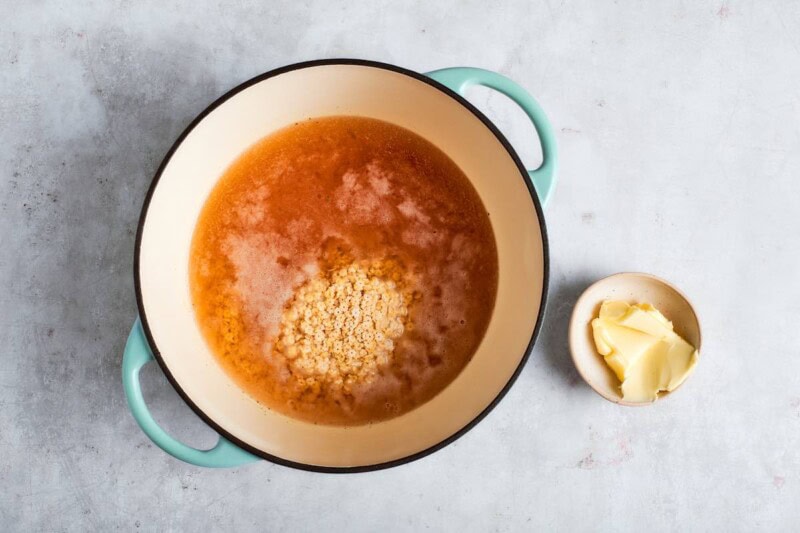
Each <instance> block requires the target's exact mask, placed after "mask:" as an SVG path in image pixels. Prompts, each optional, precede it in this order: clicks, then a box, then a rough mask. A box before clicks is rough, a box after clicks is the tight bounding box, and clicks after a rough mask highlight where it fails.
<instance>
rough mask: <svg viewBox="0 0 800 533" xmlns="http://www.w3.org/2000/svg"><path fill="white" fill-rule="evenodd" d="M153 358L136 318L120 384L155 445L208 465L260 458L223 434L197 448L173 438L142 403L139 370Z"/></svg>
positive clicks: (235, 462) (232, 464)
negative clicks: (207, 447)
mask: <svg viewBox="0 0 800 533" xmlns="http://www.w3.org/2000/svg"><path fill="white" fill-rule="evenodd" d="M153 360H154V359H153V352H152V351H151V350H150V346H148V345H147V340H146V339H145V336H144V331H143V330H142V323H141V321H140V320H139V319H138V318H137V319H136V323H135V324H134V325H133V329H132V330H131V334H130V335H129V336H128V342H127V343H126V344H125V354H124V355H123V356H122V385H123V386H124V388H125V396H126V397H127V398H128V407H130V410H131V414H133V418H135V419H136V422H137V423H138V424H139V427H141V428H142V431H144V433H145V435H147V436H148V437H150V440H152V441H153V442H154V443H155V444H156V446H158V447H159V448H161V449H162V450H164V451H165V452H167V453H168V454H170V455H171V456H173V457H175V458H176V459H180V460H181V461H184V462H186V463H191V464H193V465H197V466H205V467H210V468H226V467H232V466H240V465H244V464H247V463H252V462H254V461H259V460H260V458H259V457H256V456H255V455H252V454H251V453H249V452H246V451H244V450H242V449H241V448H239V447H238V446H236V445H235V444H232V443H231V442H230V441H228V440H226V439H224V438H223V437H220V438H219V441H218V442H217V444H216V446H214V447H213V448H211V449H210V450H198V449H196V448H192V447H191V446H187V445H186V444H184V443H182V442H180V441H178V440H176V439H175V438H173V437H172V436H171V435H170V434H169V433H167V432H166V431H164V430H163V429H161V426H159V425H158V423H157V422H156V421H155V419H154V418H153V415H151V414H150V411H149V410H148V409H147V405H146V404H145V403H144V397H143V396H142V387H141V384H140V383H139V371H140V370H141V369H142V367H143V366H144V365H146V364H147V363H149V362H150V361H153Z"/></svg>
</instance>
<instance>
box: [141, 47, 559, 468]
mask: <svg viewBox="0 0 800 533" xmlns="http://www.w3.org/2000/svg"><path fill="white" fill-rule="evenodd" d="M326 65H356V66H363V67H372V68H379V69H384V70H389V71H392V72H395V73H398V74H404V75H406V76H409V77H411V78H414V79H415V80H418V81H421V82H423V83H426V84H428V85H430V86H432V87H435V88H436V89H438V90H440V91H441V92H443V93H445V94H447V95H448V96H450V97H451V98H453V99H454V100H456V101H457V102H458V103H460V104H461V105H462V106H464V107H465V108H467V109H468V110H469V111H470V112H471V113H472V114H473V115H475V116H476V117H477V118H478V119H479V120H480V121H481V122H482V123H483V124H484V126H486V127H487V128H488V129H489V130H490V131H491V132H492V133H493V134H494V136H495V137H496V138H497V140H498V141H500V143H501V144H502V145H503V147H504V148H505V149H506V151H507V152H508V155H509V156H510V157H511V159H512V160H513V161H514V163H515V164H516V165H517V168H518V169H519V172H520V175H521V177H522V179H523V181H524V182H525V185H526V186H527V188H528V192H529V193H530V196H531V201H532V202H533V206H534V209H535V210H536V216H537V217H538V219H539V228H540V229H541V234H542V252H543V263H544V264H543V277H544V279H543V284H542V297H541V302H540V304H539V314H538V316H537V318H536V324H535V326H534V329H533V334H532V335H531V339H530V341H529V342H528V346H527V348H526V349H525V353H524V354H523V355H522V358H521V359H520V362H519V364H518V365H517V368H516V369H515V370H514V373H513V374H512V375H511V377H510V378H509V380H508V382H506V384H505V386H504V387H503V389H502V390H501V391H500V392H499V393H498V395H497V396H495V398H494V399H493V400H492V401H491V402H490V403H489V405H487V406H486V407H485V408H484V409H483V411H481V412H480V413H479V414H478V415H477V416H476V417H475V418H473V419H472V420H471V421H470V422H469V423H467V424H466V425H465V426H464V427H462V428H461V429H459V430H458V431H456V432H455V433H453V434H452V435H450V436H449V437H447V438H446V439H444V440H442V441H440V442H439V443H437V444H434V445H433V446H430V447H428V448H426V449H424V450H422V451H419V452H416V453H414V454H411V455H408V456H406V457H402V458H400V459H394V460H392V461H387V462H384V463H377V464H373V465H365V466H354V467H330V466H320V465H313V464H306V463H300V462H296V461H290V460H287V459H283V458H281V457H278V456H276V455H272V454H269V453H266V452H264V451H262V450H260V449H258V448H255V447H253V446H251V445H250V444H248V443H246V442H244V441H242V440H240V439H238V438H237V437H236V436H234V435H232V434H230V433H229V432H228V431H226V430H225V429H223V428H222V427H220V426H219V424H217V423H216V422H215V421H214V420H213V419H212V418H211V417H209V416H208V415H206V413H205V412H203V410H201V409H200V408H199V407H198V406H197V404H195V403H194V401H192V399H191V398H190V397H189V395H188V394H187V393H186V392H185V391H184V390H183V389H182V388H181V386H180V385H179V384H178V382H177V381H176V380H175V378H174V376H173V375H172V373H171V372H170V370H169V368H168V367H167V364H166V363H165V362H164V359H163V358H162V357H161V353H160V352H159V350H158V346H157V344H156V342H155V339H154V338H153V335H152V333H151V331H150V326H149V324H148V320H147V313H146V312H145V308H144V302H143V299H142V287H141V279H140V275H139V261H140V254H141V244H142V234H143V232H144V223H145V220H146V218H147V211H148V208H149V207H150V200H151V199H152V197H153V194H154V192H155V190H156V186H157V185H158V182H159V180H160V178H161V175H162V173H163V172H164V169H165V168H166V167H167V165H168V164H169V162H170V160H171V159H172V156H173V154H174V153H175V151H176V150H177V149H178V147H179V146H180V145H181V143H183V141H184V140H185V139H186V137H188V136H189V134H190V133H191V132H192V130H194V128H195V127H196V126H197V125H198V124H199V123H200V122H201V121H202V120H203V119H204V118H205V117H206V116H207V115H208V114H210V113H211V112H212V111H213V110H214V109H216V108H217V107H219V106H220V105H222V104H223V103H224V102H226V101H227V100H229V99H230V98H232V97H234V96H236V95H237V94H238V93H240V92H241V91H243V90H245V89H247V88H248V87H250V86H252V85H255V84H256V83H259V82H261V81H263V80H266V79H269V78H273V77H275V76H279V75H281V74H284V73H287V72H291V71H294V70H300V69H305V68H312V67H319V66H326ZM133 278H134V287H135V290H136V305H137V307H138V309H139V317H140V318H141V323H142V329H143V330H144V334H145V336H146V338H147V342H148V344H149V345H150V349H151V350H152V352H153V356H154V357H155V359H156V361H158V365H159V366H160V367H161V370H162V371H163V372H164V375H165V376H166V377H167V379H168V380H169V382H170V384H172V386H173V387H174V388H175V390H176V391H177V392H178V394H179V395H180V397H181V398H182V399H183V401H184V402H186V404H187V405H188V406H189V407H190V408H191V409H192V410H193V411H194V412H195V414H197V416H199V417H200V418H201V419H202V420H203V421H204V422H205V423H206V424H208V426H209V427H211V428H212V429H213V430H214V431H216V432H217V433H219V435H221V436H222V437H224V438H225V439H227V440H229V441H230V442H232V443H233V444H235V445H236V446H239V447H240V448H242V449H244V450H246V451H248V452H250V453H251V454H253V455H256V456H258V457H261V458H263V459H266V460H268V461H271V462H273V463H276V464H279V465H282V466H287V467H291V468H297V469H300V470H307V471H311V472H324V473H358V472H372V471H376V470H383V469H386V468H392V467H395V466H400V465H403V464H406V463H410V462H412V461H416V460H418V459H421V458H423V457H425V456H427V455H430V454H432V453H433V452H436V451H438V450H440V449H442V448H444V447H445V446H447V445H448V444H451V443H453V442H455V441H456V440H457V439H459V438H460V437H462V436H463V435H464V434H466V433H467V432H468V431H469V430H470V429H472V428H473V427H475V426H476V425H477V424H478V423H479V422H480V421H481V420H483V419H484V418H485V417H486V415H488V414H489V413H490V412H491V411H492V409H494V408H495V406H497V404H498V403H500V401H501V400H502V399H503V397H504V396H505V395H506V393H508V391H509V390H510V389H511V387H512V385H513V384H514V382H515V381H516V380H517V378H518V377H519V374H520V373H521V372H522V369H523V367H524V366H525V363H526V362H527V361H528V358H529V357H530V354H531V351H532V350H533V345H534V343H535V342H536V339H537V337H538V336H539V332H540V330H541V327H542V321H543V319H544V312H545V306H546V304H547V293H548V286H549V281H550V253H549V244H548V239H547V228H546V226H545V220H544V214H543V212H542V205H541V202H540V201H539V197H538V196H537V194H536V191H535V189H534V188H533V184H532V183H531V181H530V179H529V178H528V171H527V170H526V169H525V167H524V166H523V164H522V161H521V160H520V158H519V156H518V155H517V153H516V151H515V150H514V148H513V147H512V146H511V144H510V143H509V142H508V140H507V139H506V138H505V136H504V135H503V134H502V133H501V132H500V130H498V129H497V127H496V126H495V125H494V124H493V123H492V122H491V121H490V120H489V119H488V118H487V117H486V116H485V115H484V114H483V113H482V112H481V111H479V110H478V109H477V108H476V107H475V106H473V105H472V104H471V103H469V101H467V100H466V99H465V98H463V97H462V96H461V95H459V94H457V93H456V92H454V91H452V90H450V89H449V88H447V87H445V86H444V85H442V84H441V83H439V82H437V81H435V80H433V79H431V78H429V77H427V76H425V75H424V74H420V73H418V72H415V71H412V70H408V69H405V68H402V67H398V66H395V65H391V64H388V63H381V62H379V61H370V60H363V59H346V58H342V59H320V60H314V61H303V62H300V63H294V64H291V65H287V66H284V67H280V68H277V69H274V70H270V71H268V72H265V73H263V74H260V75H258V76H256V77H254V78H251V79H249V80H247V81H245V82H243V83H241V84H239V85H237V86H236V87H234V88H233V89H231V90H229V91H228V92H226V93H225V94H223V95H222V96H220V97H219V98H217V99H216V100H215V101H214V102H213V103H212V104H211V105H209V106H208V107H206V108H205V109H204V110H203V112H202V113H200V114H199V115H198V116H197V117H196V118H195V119H194V120H193V121H192V122H191V123H190V124H189V125H188V126H187V127H186V129H185V130H183V132H182V133H181V134H180V136H179V137H178V138H177V140H176V141H175V142H174V143H173V145H172V147H170V149H169V151H168V152H167V153H166V155H165V156H164V159H163V160H162V161H161V164H160V165H159V167H158V170H157V171H156V173H155V175H154V176H153V180H152V182H151V183H150V188H149V189H148V191H147V195H146V196H145V199H144V203H143V205H142V211H141V215H140V216H139V225H138V228H137V230H136V244H135V250H134V260H133Z"/></svg>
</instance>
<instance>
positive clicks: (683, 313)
mask: <svg viewBox="0 0 800 533" xmlns="http://www.w3.org/2000/svg"><path fill="white" fill-rule="evenodd" d="M604 300H624V301H626V302H628V303H631V304H633V303H643V302H647V303H649V304H651V305H653V306H655V307H656V308H657V309H658V310H659V311H661V312H662V313H663V314H664V315H665V316H666V317H667V318H668V319H669V320H671V321H672V323H673V326H674V328H675V332H676V333H677V334H678V335H680V336H681V337H683V338H684V339H686V341H687V342H689V343H690V344H691V345H692V346H694V347H695V348H697V351H698V352H700V341H701V333H700V321H699V320H698V318H697V314H696V313H695V310H694V308H693V307H692V304H691V303H690V302H689V299H688V298H686V296H684V294H683V293H682V292H681V291H679V290H678V289H677V288H676V287H674V286H673V285H671V284H670V283H668V282H667V281H664V280H663V279H659V278H657V277H655V276H651V275H650V274H642V273H637V272H622V273H620V274H614V275H612V276H609V277H607V278H603V279H601V280H600V281H597V282H595V283H594V284H593V285H591V286H590V287H589V288H588V289H586V290H585V291H584V292H583V294H582V295H581V297H580V298H578V301H577V303H576V304H575V308H574V309H573V311H572V318H571V319H570V323H569V349H570V351H571V352H572V360H573V361H574V362H575V367H576V368H577V369H578V373H579V374H580V375H581V377H582V378H583V379H584V380H585V381H586V383H588V384H589V386H590V387H591V388H592V389H594V390H595V392H597V393H598V394H600V396H602V397H603V398H605V399H606V400H609V401H612V402H614V403H617V404H620V405H626V406H640V405H651V402H646V403H641V402H628V401H625V400H623V399H622V393H621V392H620V388H619V386H620V382H619V379H617V376H616V374H614V372H613V371H612V370H611V368H609V366H608V365H607V364H606V362H605V361H604V360H603V356H601V355H600V354H599V353H597V349H596V348H595V345H594V339H593V338H592V326H591V321H592V319H593V318H595V317H597V314H598V312H599V311H600V304H601V303H603V301H604ZM675 390H677V389H675ZM673 392H674V391H673ZM669 394H670V393H668V392H661V393H659V399H663V398H664V397H666V396H669Z"/></svg>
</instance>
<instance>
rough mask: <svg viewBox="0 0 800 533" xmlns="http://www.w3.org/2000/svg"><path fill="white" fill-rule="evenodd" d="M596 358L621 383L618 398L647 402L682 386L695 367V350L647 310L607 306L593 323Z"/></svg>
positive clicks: (641, 306) (666, 322) (653, 311)
mask: <svg viewBox="0 0 800 533" xmlns="http://www.w3.org/2000/svg"><path fill="white" fill-rule="evenodd" d="M592 334H593V336H594V342H595V346H596V348H597V351H598V353H600V355H602V356H603V358H604V359H605V361H606V364H608V366H609V367H611V369H612V370H614V373H615V374H616V375H617V377H618V378H619V380H620V381H621V382H622V385H621V387H620V388H621V390H622V397H623V398H624V399H625V400H628V401H631V402H652V401H654V400H656V398H658V393H659V392H660V391H671V390H673V389H675V388H676V387H677V386H678V385H680V384H681V383H683V381H684V380H685V379H686V377H687V376H688V375H689V374H690V373H691V371H692V369H693V368H694V366H695V365H696V364H697V357H698V354H697V350H695V348H694V347H693V346H692V345H691V344H689V343H688V342H686V341H685V340H684V339H682V338H681V337H680V336H679V335H678V334H677V333H675V332H674V331H673V328H672V322H670V321H669V320H668V319H667V318H666V317H665V316H664V315H662V314H661V313H660V312H659V311H658V310H657V309H656V308H655V307H653V306H651V305H650V304H646V303H644V304H636V305H629V304H628V303H626V302H621V301H612V300H607V301H605V302H603V304H602V305H601V306H600V313H599V314H598V317H597V318H595V319H594V320H592Z"/></svg>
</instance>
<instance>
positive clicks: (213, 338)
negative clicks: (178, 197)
mask: <svg viewBox="0 0 800 533" xmlns="http://www.w3.org/2000/svg"><path fill="white" fill-rule="evenodd" d="M376 260H380V261H390V262H391V263H392V264H393V265H397V267H398V268H399V270H400V272H401V273H402V279H401V280H400V281H399V283H401V284H402V285H403V286H404V287H406V288H407V289H408V291H410V293H413V295H414V297H413V299H412V300H411V303H410V304H409V309H408V323H407V324H406V328H405V330H404V331H403V333H402V335H401V336H400V337H399V338H398V339H396V342H395V343H394V350H393V353H392V357H391V359H390V361H389V362H388V363H387V364H385V365H383V366H382V367H381V368H380V371H379V375H378V376H377V378H376V379H374V380H372V381H370V382H369V383H363V384H356V385H355V386H353V387H351V388H350V389H349V390H348V391H347V392H342V391H341V390H334V389H333V388H328V387H324V386H323V387H322V389H321V390H315V392H314V393H313V394H312V393H310V392H309V390H308V387H306V386H303V385H302V382H303V379H302V377H301V376H297V375H294V374H293V371H292V368H291V366H290V365H288V364H287V361H286V358H285V357H284V356H283V355H282V353H281V351H280V350H278V349H276V344H275V343H276V339H277V338H278V333H279V331H278V328H279V324H280V320H281V316H282V314H283V313H284V312H285V310H286V308H287V306H288V304H289V302H290V301H291V300H292V298H293V295H294V294H295V291H297V290H298V288H299V287H301V286H303V284H304V283H306V282H308V281H309V280H310V279H312V278H314V277H315V276H319V275H322V274H324V273H325V272H328V271H331V270H332V269H334V268H336V267H337V265H341V263H342V261H355V262H358V261H362V262H365V261H376ZM497 270H498V269H497V250H496V246H495V241H494V235H493V233H492V229H491V225H490V222H489V217H488V214H487V212H486V210H485V208H484V206H483V204H482V203H481V200H480V198H479V197H478V194H477V192H476V191H475V190H474V188H473V187H472V185H471V184H470V182H469V180H468V179H467V177H466V176H465V175H464V174H463V172H462V171H461V170H460V169H459V168H458V166H457V165H456V164H455V163H454V162H453V161H452V160H450V158H448V157H447V155H445V154H444V153H443V152H442V151H441V150H439V149H438V148H436V147H435V146H434V145H433V144H431V143H429V142H428V141H426V140H425V139H423V138H422V137H420V136H418V135H416V134H414V133H412V132H410V131H408V130H406V129H404V128H400V127H398V126H395V125H392V124H389V123H387V122H383V121H379V120H375V119H368V118H362V117H346V116H341V117H327V118H319V119H312V120H308V121H305V122H302V123H298V124H295V125H293V126H289V127H287V128H285V129H283V130H281V131H279V132H277V133H274V134H272V135H270V136H268V137H266V138H264V139H263V140H261V141H260V142H258V143H257V144H256V145H254V146H253V147H252V148H250V149H249V150H247V151H246V152H245V153H244V154H242V155H241V156H240V157H239V158H238V159H237V160H236V161H235V162H234V163H233V165H231V167H230V168H229V169H228V170H227V171H226V173H225V174H224V176H223V177H222V178H221V179H220V181H219V183H218V184H217V185H216V187H215V188H214V190H213V191H212V193H211V194H210V196H209V198H208V200H207V201H206V204H205V206H204V207H203V210H202V212H201V214H200V217H199V220H198V223H197V227H196V229H195V234H194V238H193V241H192V252H191V258H190V285H191V293H192V300H193V305H194V309H195V313H196V317H197V321H198V323H199V325H200V328H201V330H202V332H203V335H204V337H205V339H206V341H207V342H208V344H209V346H210V347H211V350H212V352H213V353H214V354H215V356H216V358H217V360H218V361H219V363H220V364H221V365H222V366H223V367H224V368H225V370H226V371H227V373H228V374H229V375H230V376H231V377H232V378H233V379H234V380H235V381H236V383H237V384H238V385H239V386H241V387H242V388H243V389H244V390H245V391H247V392H248V394H250V395H251V396H252V397H253V398H255V399H256V400H257V401H259V402H260V403H262V404H263V405H265V406H267V407H269V408H271V409H275V410H277V411H279V412H282V413H285V414H287V415H290V416H293V417H297V418H301V419H304V420H307V421H311V422H314V423H322V424H336V425H355V424H363V423H368V422H376V421H380V420H385V419H388V418H392V417H394V416H397V415H399V414H402V413H404V412H407V411H409V410H411V409H413V408H415V407H417V406H419V405H420V404H422V403H424V402H425V401H427V400H429V399H430V398H432V397H433V396H434V395H436V394H437V393H438V392H440V391H441V390H442V389H443V388H444V387H446V386H447V385H448V384H449V383H450V382H451V381H452V380H453V379H454V378H455V377H456V376H457V375H458V373H459V372H460V371H461V370H462V369H463V368H464V366H465V365H466V364H467V363H468V362H469V360H470V358H471V356H472V354H473V353H474V352H475V350H476V348H477V346H478V344H479V343H480V341H481V338H482V337H483V334H484V333H485V331H486V327H487V325H488V322H489V318H490V316H491V313H492V309H493V306H494V301H495V295H496V291H497ZM317 389H319V387H317Z"/></svg>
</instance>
